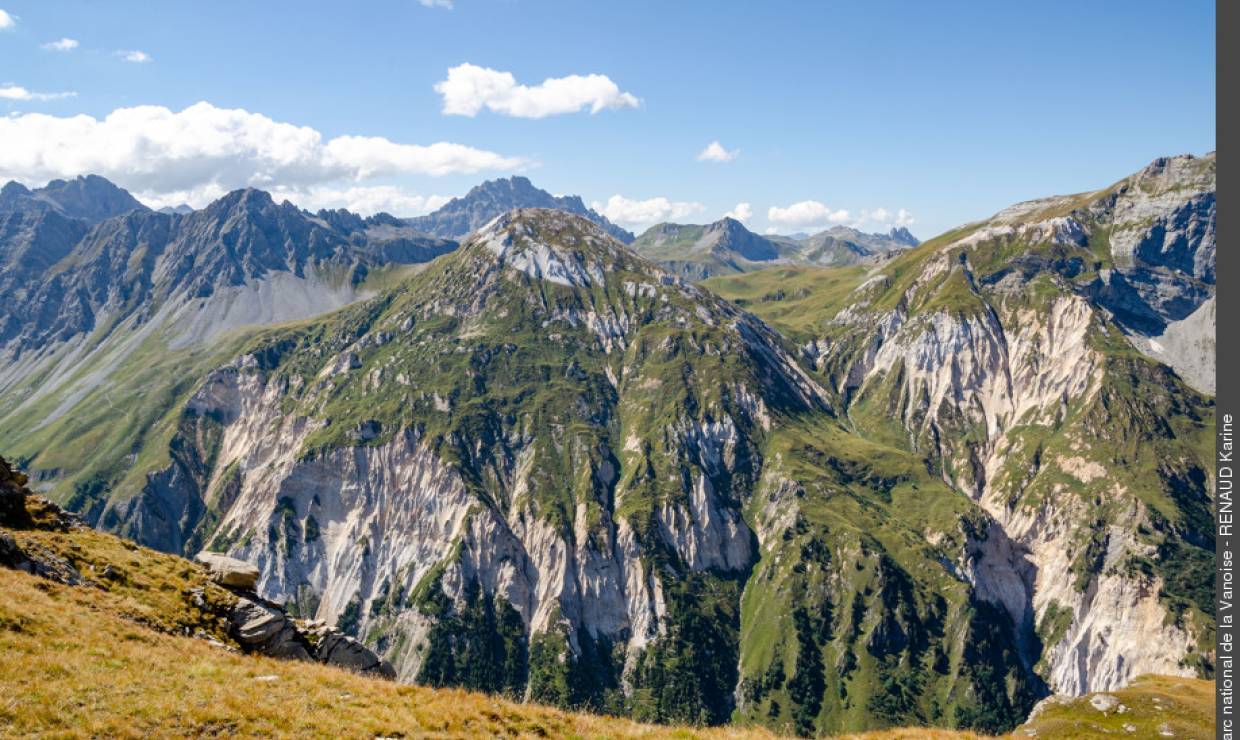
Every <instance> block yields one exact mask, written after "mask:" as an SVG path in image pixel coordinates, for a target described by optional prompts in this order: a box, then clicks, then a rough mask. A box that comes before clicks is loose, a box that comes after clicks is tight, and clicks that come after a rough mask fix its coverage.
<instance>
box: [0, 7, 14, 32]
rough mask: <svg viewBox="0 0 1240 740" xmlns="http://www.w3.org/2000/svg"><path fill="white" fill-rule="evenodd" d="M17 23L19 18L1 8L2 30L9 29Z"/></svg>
mask: <svg viewBox="0 0 1240 740" xmlns="http://www.w3.org/2000/svg"><path fill="white" fill-rule="evenodd" d="M16 25H17V19H16V18H14V17H13V16H11V15H9V14H8V13H6V12H4V11H3V10H0V31H8V30H11V29H12V28H13V27H15V26H16Z"/></svg>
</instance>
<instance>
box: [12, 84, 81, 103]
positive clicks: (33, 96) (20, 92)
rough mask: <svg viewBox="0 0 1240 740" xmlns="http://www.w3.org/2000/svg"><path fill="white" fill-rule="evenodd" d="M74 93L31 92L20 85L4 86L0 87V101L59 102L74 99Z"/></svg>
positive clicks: (75, 94)
mask: <svg viewBox="0 0 1240 740" xmlns="http://www.w3.org/2000/svg"><path fill="white" fill-rule="evenodd" d="M76 96H77V93H75V92H54V93H45V92H31V91H30V90H27V89H26V88H24V87H22V86H21V85H4V86H0V100H23V101H29V100H60V99H62V98H73V97H76Z"/></svg>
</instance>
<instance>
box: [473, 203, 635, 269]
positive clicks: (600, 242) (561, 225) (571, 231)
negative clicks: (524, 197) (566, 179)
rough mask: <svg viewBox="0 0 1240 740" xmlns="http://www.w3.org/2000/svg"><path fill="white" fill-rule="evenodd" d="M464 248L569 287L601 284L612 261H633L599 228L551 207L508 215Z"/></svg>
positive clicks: (513, 212)
mask: <svg viewBox="0 0 1240 740" xmlns="http://www.w3.org/2000/svg"><path fill="white" fill-rule="evenodd" d="M468 244H478V245H481V246H482V247H484V248H485V249H486V250H488V251H489V252H491V253H492V254H493V255H495V256H496V257H497V258H498V259H499V260H500V262H502V263H503V264H504V265H506V266H507V267H510V268H512V269H514V270H517V271H519V272H523V273H525V274H527V275H529V276H531V277H534V278H537V279H540V280H546V281H549V282H553V283H558V284H561V285H568V286H573V287H582V286H588V285H592V284H595V283H600V282H602V280H603V273H604V272H605V271H606V270H607V269H608V268H609V266H610V264H611V263H612V262H614V261H615V260H616V259H618V258H620V257H622V256H628V257H630V258H635V257H636V255H633V254H632V253H631V252H628V250H627V249H625V248H624V246H623V245H622V244H620V243H619V242H618V241H616V239H614V238H613V237H612V236H611V235H610V234H608V233H607V232H606V231H604V230H603V229H602V228H601V227H600V226H599V225H598V224H595V223H593V222H592V221H590V220H589V219H587V218H585V217H583V216H578V215H575V214H571V213H567V212H565V211H561V210H557V209H553V208H517V209H513V210H511V211H508V212H507V213H505V214H503V215H501V216H498V217H496V218H495V219H493V220H492V221H491V222H490V223H488V224H487V225H486V226H484V227H482V228H481V229H479V230H478V231H477V232H476V233H475V234H474V236H473V237H472V238H471V239H470V240H469V241H468V242H467V245H468ZM648 267H649V268H651V269H654V266H653V265H648Z"/></svg>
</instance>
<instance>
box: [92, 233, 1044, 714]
mask: <svg viewBox="0 0 1240 740" xmlns="http://www.w3.org/2000/svg"><path fill="white" fill-rule="evenodd" d="M836 408H837V400H836V398H835V396H834V394H833V393H831V392H830V391H828V390H827V389H825V388H824V387H822V386H821V385H820V384H819V383H818V382H817V381H815V380H814V379H813V378H811V377H810V376H809V375H808V374H807V373H806V372H805V371H804V370H803V369H802V368H801V366H800V365H799V364H798V363H797V362H796V361H795V360H794V359H793V358H792V357H791V356H790V355H789V346H788V345H787V344H786V342H785V340H783V339H782V338H781V337H780V336H779V335H778V334H776V333H775V332H774V331H772V330H771V329H770V328H768V327H767V326H766V325H765V324H763V323H762V322H761V321H759V320H758V319H756V318H754V317H753V316H751V315H749V314H746V313H743V312H741V311H739V310H737V309H736V308H735V307H734V306H732V305H731V304H729V303H727V302H725V301H723V300H720V299H719V298H717V297H715V296H714V295H713V294H711V293H709V292H707V291H704V290H702V289H700V288H697V287H695V286H692V285H690V284H688V283H685V282H684V281H683V280H681V279H679V278H676V277H673V276H671V275H670V274H668V273H665V272H663V271H662V270H660V269H659V268H657V267H655V266H654V265H653V264H651V263H649V262H646V261H644V260H643V259H641V258H639V257H637V256H636V255H634V254H633V253H632V252H629V251H628V250H626V249H625V248H624V247H623V246H622V245H620V244H619V243H618V242H616V241H614V240H613V239H611V238H610V237H608V236H607V235H606V234H604V233H603V232H602V231H601V230H599V229H598V228H597V227H596V226H594V225H593V224H591V223H589V222H588V221H586V220H584V219H581V218H578V217H575V216H571V215H568V214H565V213H562V212H557V211H546V210H522V211H517V212H514V213H512V214H510V215H508V216H505V217H502V218H500V219H498V220H496V221H495V222H493V223H492V224H490V225H489V226H488V227H487V228H485V229H483V230H482V231H480V232H479V233H477V234H476V235H475V236H474V237H473V238H471V239H470V240H469V241H468V242H467V243H466V244H465V245H463V246H462V248H461V249H460V250H458V251H457V252H455V253H453V254H451V255H448V256H446V257H444V258H442V259H440V260H438V261H436V262H435V263H433V264H432V265H431V266H430V267H428V268H427V269H426V270H424V271H422V272H420V273H419V274H418V275H416V276H414V277H412V278H410V279H409V280H408V281H407V282H405V283H403V284H402V285H400V286H399V288H397V289H396V290H394V291H392V292H390V293H387V294H385V295H384V296H383V297H381V298H378V299H375V300H372V301H370V302H366V303H362V304H358V305H355V306H352V307H349V308H347V309H344V310H343V311H341V312H338V313H336V314H333V315H331V316H329V317H327V318H324V319H320V320H315V321H311V322H307V323H304V324H300V325H296V326H293V327H289V328H280V329H273V330H269V331H266V332H264V333H263V334H262V335H261V336H259V337H258V338H256V339H255V340H253V341H252V342H251V343H250V344H249V346H248V347H246V348H245V349H244V351H243V352H242V353H241V355H240V356H239V358H238V359H237V360H236V361H235V362H233V363H231V364H229V365H227V366H225V367H222V368H220V369H218V370H216V371H214V372H212V373H211V374H210V375H209V377H208V378H207V379H206V380H205V381H204V382H203V383H202V384H201V386H200V387H199V388H198V390H197V391H196V392H195V393H194V394H193V396H192V397H191V398H190V399H189V401H188V402H187V403H186V404H185V406H184V409H183V411H182V412H181V413H180V416H179V418H178V420H177V422H176V424H177V431H176V434H175V436H174V437H173V438H172V442H171V444H170V445H169V448H170V450H171V453H170V454H171V462H170V464H168V465H167V466H166V467H164V468H162V469H160V470H157V471H155V472H153V473H152V474H151V475H149V476H148V477H147V479H146V481H145V482H144V483H143V484H142V485H141V486H140V487H139V488H138V489H136V490H130V491H123V490H121V491H117V492H116V494H115V495H114V496H113V498H112V499H111V501H110V503H109V504H108V508H107V510H106V511H105V512H104V514H103V516H102V519H101V525H102V526H104V527H106V528H109V529H114V530H118V531H120V532H122V533H125V534H128V535H130V536H132V537H134V538H135V539H138V540H140V541H144V542H153V543H158V544H159V545H160V546H161V547H163V548H165V549H173V550H176V549H180V550H184V551H190V550H194V549H196V548H198V547H200V546H206V547H209V548H211V549H215V550H220V551H226V552H229V553H231V554H233V555H235V556H237V557H241V558H243V559H246V560H249V561H251V562H255V563H257V564H258V565H259V567H260V569H261V571H262V579H261V585H262V588H263V590H264V593H267V594H271V595H281V596H285V597H287V598H288V599H289V600H290V601H291V602H292V603H293V605H294V607H295V608H296V609H298V610H299V611H301V612H302V613H305V614H315V615H319V616H322V617H326V618H328V619H331V620H334V621H336V623H337V624H339V625H341V626H342V627H344V628H345V629H347V630H349V631H351V632H354V633H355V634H357V635H359V636H361V637H362V638H363V639H364V640H365V641H367V642H368V643H369V644H371V645H373V646H375V647H376V648H378V649H379V651H380V652H381V653H382V654H383V655H385V656H386V657H387V658H388V659H389V660H391V661H392V662H393V663H394V664H395V665H396V667H397V670H398V671H399V672H400V674H401V676H402V677H403V678H404V679H407V680H418V681H422V682H426V683H431V684H444V685H458V684H459V685H465V686H471V687H475V688H483V689H488V690H494V691H504V692H508V693H510V694H513V695H518V696H521V695H524V696H529V697H531V698H533V699H537V700H540V701H548V702H553V703H559V704H566V705H572V706H584V707H591V708H594V709H598V710H604V711H611V712H619V713H625V714H629V715H632V716H634V717H638V718H642V719H654V720H666V721H673V720H675V721H691V722H709V723H719V722H724V721H727V720H728V719H729V718H730V717H732V716H733V715H734V713H738V716H739V717H741V718H744V719H746V720H752V721H758V722H762V723H767V724H771V725H775V726H779V727H787V728H793V729H796V730H798V731H800V732H811V731H814V730H816V729H823V730H826V729H845V728H857V727H867V726H875V725H886V724H917V723H925V722H935V723H942V724H958V725H963V726H975V727H981V728H985V729H1003V728H1007V727H1011V726H1013V725H1014V724H1016V723H1018V722H1019V721H1020V720H1021V719H1022V718H1023V716H1024V714H1025V713H1026V712H1027V711H1028V709H1029V708H1030V706H1031V705H1032V702H1033V700H1034V699H1035V698H1036V697H1037V696H1038V695H1039V692H1040V691H1041V686H1040V682H1039V681H1038V679H1037V678H1036V676H1035V675H1034V674H1033V673H1032V672H1031V671H1030V670H1029V666H1030V665H1031V659H1030V657H1029V656H1024V655H1023V653H1022V647H1021V645H1020V644H1019V642H1018V637H1017V634H1016V633H1015V631H1014V630H1013V628H1012V625H1011V623H1010V620H1009V619H1008V617H1007V616H1006V615H1005V614H1004V613H1003V612H1002V610H1000V609H998V608H996V607H994V606H992V605H990V604H988V603H986V602H985V601H983V600H981V599H980V598H978V594H977V592H976V590H975V589H974V588H973V587H972V586H971V585H970V578H969V575H968V573H969V572H970V570H971V569H972V568H973V567H974V565H973V560H972V555H971V552H973V550H971V549H970V547H971V545H970V543H972V542H973V541H974V539H975V537H976V536H977V534H978V533H979V532H985V531H986V529H987V527H988V526H989V524H988V522H989V520H988V517H987V515H986V514H985V513H984V512H983V511H981V510H980V509H979V508H978V507H976V506H975V505H974V504H972V503H971V502H970V501H969V500H968V499H967V498H965V497H963V496H961V495H959V494H957V493H954V492H952V491H951V490H950V489H948V488H947V487H946V486H945V485H944V484H943V483H942V482H941V481H939V480H938V479H936V477H935V476H934V475H933V474H932V473H931V472H930V471H928V470H927V468H926V466H925V465H924V464H923V462H922V461H921V460H920V459H918V458H917V457H916V456H915V455H912V454H910V453H909V452H907V451H903V450H899V449H896V448H894V447H886V446H882V445H879V444H875V443H872V442H868V441H866V440H864V439H862V438H860V437H858V436H856V435H853V434H851V433H849V432H848V431H847V430H846V428H845V426H844V424H843V423H842V420H841V419H840V418H838V417H837V412H836V411H835V410H834V409H836ZM932 543H933V544H932ZM1022 656H1023V657H1022Z"/></svg>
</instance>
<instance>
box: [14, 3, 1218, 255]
mask: <svg viewBox="0 0 1240 740" xmlns="http://www.w3.org/2000/svg"><path fill="white" fill-rule="evenodd" d="M425 2H427V3H430V4H429V5H427V4H423V2H420V1H419V0H389V1H386V2H369V3H339V2H332V3H327V2H321V3H320V2H302V3H298V4H297V5H295V6H294V5H293V4H290V3H248V2H240V1H237V2H216V3H161V4H156V3H150V2H109V3H100V2H85V1H81V2H69V1H65V2H49V1H47V0H43V1H40V2H22V1H19V0H0V9H2V10H3V11H4V14H3V15H0V70H2V71H0V113H3V114H4V115H5V117H3V118H0V178H2V179H5V180H7V179H19V180H22V181H24V182H28V183H30V184H40V181H46V180H47V179H49V178H50V177H53V176H64V175H71V174H78V170H81V169H89V170H91V171H98V172H100V173H101V174H104V175H106V176H109V177H111V178H112V179H114V180H116V181H117V182H119V183H120V184H122V185H124V186H126V187H129V188H130V189H131V190H134V191H135V192H136V193H138V194H139V195H140V197H144V198H145V199H146V200H148V202H152V203H155V204H163V203H165V202H172V201H173V200H178V199H186V200H190V201H191V202H195V205H201V202H202V201H205V200H208V199H210V197H213V196H214V195H217V194H218V193H219V192H221V191H223V190H227V189H231V188H233V187H238V186H241V185H245V184H255V185H260V186H263V187H267V188H269V189H273V190H274V191H276V192H277V194H278V195H284V196H286V197H290V198H291V199H293V200H294V201H295V202H298V203H299V204H302V205H306V206H308V207H318V206H322V205H351V206H353V207H355V208H357V209H360V210H373V209H374V208H377V207H385V208H389V209H391V210H394V211H396V212H398V213H400V215H414V214H415V213H417V212H419V211H424V210H426V209H427V208H430V207H434V206H435V205H437V204H438V203H439V202H442V199H443V198H444V197H446V196H452V195H459V194H462V193H463V192H465V191H466V190H467V189H468V188H469V187H470V186H471V185H473V184H476V183H477V182H480V181H481V180H483V179H487V178H490V177H498V176H505V175H508V174H513V173H514V172H521V173H523V174H526V175H528V176H529V177H530V178H531V179H532V180H533V181H534V183H535V184H537V185H539V186H540V187H543V188H545V189H547V190H550V191H552V192H554V193H576V194H580V195H582V196H583V197H584V198H585V200H586V201H587V202H597V203H599V204H600V206H602V207H604V208H606V209H607V212H608V213H609V214H611V215H615V216H616V218H617V219H618V220H621V221H624V222H625V225H626V226H629V227H630V228H635V229H639V230H640V229H641V228H642V227H643V226H646V225H649V224H648V223H646V222H644V221H643V220H649V219H654V220H660V219H663V218H669V219H673V220H680V221H691V222H704V221H710V220H714V219H716V218H718V217H719V216H721V215H723V214H724V213H725V212H729V211H732V212H736V206H737V204H740V203H745V204H748V206H749V208H748V209H742V210H741V214H742V215H746V217H747V223H748V224H749V225H750V226H751V228H754V229H755V230H757V231H765V230H767V229H769V228H778V229H779V230H780V231H783V232H791V231H798V230H802V229H812V228H818V227H821V226H825V225H828V224H830V223H860V225H861V226H862V227H863V228H867V229H873V230H877V229H879V228H888V227H890V225H891V224H893V223H895V222H897V221H898V220H901V217H900V215H899V213H900V209H904V215H903V219H902V220H903V221H904V222H907V221H909V220H910V219H911V220H912V226H911V229H912V230H913V232H914V233H916V234H917V235H918V236H921V237H923V238H926V237H929V236H932V235H934V234H935V233H938V232H941V231H943V230H946V229H947V228H950V227H951V226H953V225H956V224H959V223H962V222H964V221H968V220H972V219H976V218H980V217H983V216H986V215H989V214H990V213H992V212H994V211H996V210H998V209H1000V208H1002V207H1004V206H1006V205H1008V204H1010V203H1012V202H1014V201H1018V200H1022V199H1027V198H1032V197H1039V196H1043V195H1050V194H1056V193H1063V192H1076V191H1081V190H1088V189H1092V188H1095V187H1100V186H1102V185H1105V184H1108V183H1109V182H1111V181H1114V180H1116V179H1118V178H1120V177H1122V176H1124V175H1126V174H1127V173H1129V172H1131V171H1133V170H1135V169H1137V168H1139V167H1141V166H1143V165H1144V164H1146V163H1147V162H1148V161H1149V160H1151V159H1153V158H1154V157H1156V156H1159V155H1163V154H1178V153H1184V152H1189V153H1197V154H1200V153H1204V152H1207V151H1210V150H1211V149H1213V148H1214V146H1215V144H1214V141H1215V128H1214V117H1215V106H1214V88H1215V75H1214V35H1215V26H1214V5H1213V3H1209V2H1198V1H1196V0H1188V1H1185V2H1176V3H1166V2H1125V3H1120V2H1108V3H1103V2H1038V3H1032V2H1031V3H1015V2H1011V3H1008V2H943V3H928V2H883V1H875V2H855V3H827V2H814V3H776V2H762V3H759V2H752V3H741V2H733V3H727V2H715V3H706V2H700V3H698V2H695V3H690V2H673V3H668V2H649V3H646V2H623V3H604V2H571V3H569V2H563V3H553V2H538V1H535V0H453V2H451V7H445V6H446V5H447V4H448V3H446V2H443V0H440V1H439V2H438V3H435V2H431V0H425ZM62 39H69V40H71V41H74V42H76V45H74V44H72V43H61V44H60V48H59V49H55V48H51V47H49V46H48V45H49V44H52V43H53V42H57V41H59V40H62ZM45 47H46V48H45ZM68 47H72V48H68ZM136 51H140V52H142V55H144V56H145V58H144V57H143V56H137V55H133V54H129V52H136ZM135 60H136V61H135ZM462 65H469V66H467V67H465V66H462ZM453 69H455V70H457V72H456V73H455V74H454V79H455V80H456V84H455V85H450V86H447V87H444V86H442V85H441V86H440V89H438V90H437V88H436V86H437V85H438V84H439V83H442V82H444V81H445V80H448V79H449V70H453ZM488 70H489V71H488ZM501 73H508V74H510V75H511V76H512V77H511V80H508V78H505V77H503V75H502V74H501ZM587 75H601V76H604V77H605V79H602V78H587V77H586V76H587ZM573 76H577V77H575V78H574V77H573ZM560 78H570V79H568V80H561V82H559V83H553V84H552V85H551V86H550V87H549V88H541V87H539V86H540V85H541V84H542V83H543V81H544V80H547V79H560ZM506 80H508V81H506ZM445 91H446V92H445ZM198 103H205V105H200V106H197V107H195V108H192V109H191V108H190V106H194V105H195V104H198ZM488 104H489V107H488ZM139 106H157V107H158V108H141V107H139ZM445 106H448V107H449V108H454V109H455V111H456V112H455V113H453V112H451V111H449V112H445ZM595 106H597V107H599V108H600V110H598V111H597V112H591V108H592V107H595ZM165 108H166V109H167V110H166V111H163V110H162V109H165ZM187 109H189V111H188V112H187ZM242 111H244V113H243V112H242ZM471 112H472V115H467V113H471ZM79 114H85V115H86V116H90V117H92V118H93V119H94V121H93V122H92V121H91V120H89V119H71V118H70V117H72V116H77V115H79ZM110 115H111V116H112V118H108V117H109V116H110ZM530 116H539V117H530ZM714 141H717V142H719V143H720V145H721V147H722V149H723V152H724V153H725V154H726V155H727V156H731V159H730V161H726V162H725V161H699V159H698V155H699V154H700V153H701V152H702V151H703V150H704V149H705V148H706V147H707V146H708V145H709V144H710V143H711V142H714ZM436 142H445V143H446V144H447V145H445V146H440V147H431V145H433V144H435V143H436ZM453 145H454V146H453ZM863 217H864V218H866V220H865V221H861V219H862V218H863Z"/></svg>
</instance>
